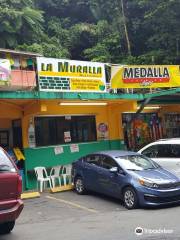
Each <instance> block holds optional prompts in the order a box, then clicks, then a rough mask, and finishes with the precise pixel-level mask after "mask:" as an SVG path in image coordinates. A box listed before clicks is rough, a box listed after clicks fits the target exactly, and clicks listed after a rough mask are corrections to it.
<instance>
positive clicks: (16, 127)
mask: <svg viewBox="0 0 180 240" xmlns="http://www.w3.org/2000/svg"><path fill="white" fill-rule="evenodd" d="M12 131H13V147H18V148H20V149H22V127H21V120H20V119H17V120H13V121H12Z"/></svg>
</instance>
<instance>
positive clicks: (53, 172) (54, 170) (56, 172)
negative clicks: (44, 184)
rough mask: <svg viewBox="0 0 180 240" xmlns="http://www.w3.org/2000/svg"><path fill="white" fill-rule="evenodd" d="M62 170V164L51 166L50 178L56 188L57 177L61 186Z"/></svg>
mask: <svg viewBox="0 0 180 240" xmlns="http://www.w3.org/2000/svg"><path fill="white" fill-rule="evenodd" d="M60 170H61V166H55V167H52V168H51V172H50V178H51V182H52V187H53V188H54V187H55V186H56V184H55V183H56V179H58V181H59V186H61V177H60Z"/></svg>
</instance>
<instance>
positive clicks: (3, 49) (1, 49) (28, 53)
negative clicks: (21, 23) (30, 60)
mask: <svg viewBox="0 0 180 240" xmlns="http://www.w3.org/2000/svg"><path fill="white" fill-rule="evenodd" d="M0 53H11V54H14V55H24V56H31V57H42V56H43V55H42V54H40V53H32V52H24V51H19V50H12V49H6V48H0Z"/></svg>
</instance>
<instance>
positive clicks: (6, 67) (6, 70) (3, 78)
mask: <svg viewBox="0 0 180 240" xmlns="http://www.w3.org/2000/svg"><path fill="white" fill-rule="evenodd" d="M10 80H11V65H10V61H9V60H7V59H0V85H1V86H2V85H8V84H9V81H10Z"/></svg>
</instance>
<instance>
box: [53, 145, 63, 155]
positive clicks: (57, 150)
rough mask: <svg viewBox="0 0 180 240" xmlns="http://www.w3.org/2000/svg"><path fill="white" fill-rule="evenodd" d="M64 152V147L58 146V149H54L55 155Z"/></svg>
mask: <svg viewBox="0 0 180 240" xmlns="http://www.w3.org/2000/svg"><path fill="white" fill-rule="evenodd" d="M63 152H64V149H63V147H62V146H57V147H55V148H54V153H55V155H58V154H61V153H63Z"/></svg>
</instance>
